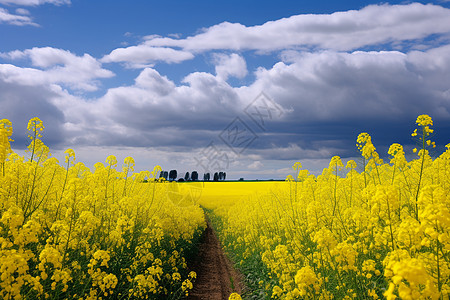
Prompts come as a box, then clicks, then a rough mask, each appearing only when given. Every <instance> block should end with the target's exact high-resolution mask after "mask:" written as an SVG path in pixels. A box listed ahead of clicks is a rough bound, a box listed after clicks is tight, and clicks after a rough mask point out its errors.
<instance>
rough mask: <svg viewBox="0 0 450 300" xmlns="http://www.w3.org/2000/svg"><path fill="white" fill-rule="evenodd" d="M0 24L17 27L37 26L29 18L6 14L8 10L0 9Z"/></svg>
mask: <svg viewBox="0 0 450 300" xmlns="http://www.w3.org/2000/svg"><path fill="white" fill-rule="evenodd" d="M1 23H6V24H10V25H17V26H25V25H32V26H37V24H36V23H34V22H33V20H32V19H31V18H30V17H29V16H26V15H20V14H19V15H14V14H11V13H10V12H8V10H6V9H4V8H1V7H0V24H1Z"/></svg>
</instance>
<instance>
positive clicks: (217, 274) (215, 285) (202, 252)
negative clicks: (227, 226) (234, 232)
mask: <svg viewBox="0 0 450 300" xmlns="http://www.w3.org/2000/svg"><path fill="white" fill-rule="evenodd" d="M192 269H193V270H194V271H195V272H196V273H197V279H196V280H195V283H194V288H193V289H192V291H190V292H189V296H188V297H187V299H191V300H222V299H223V300H226V299H228V297H229V296H230V294H231V293H233V292H236V293H239V294H241V293H242V289H243V285H242V280H241V279H240V275H239V273H238V272H237V271H236V270H235V269H234V268H233V265H232V264H231V262H230V260H229V259H228V258H227V257H226V255H225V253H224V252H223V250H222V248H221V247H220V243H219V240H218V239H217V236H216V234H215V232H214V230H213V229H212V227H211V224H210V222H209V220H208V226H207V228H206V229H205V232H204V233H203V237H202V241H201V244H200V248H199V253H198V256H197V259H196V260H195V261H194V262H193V266H192Z"/></svg>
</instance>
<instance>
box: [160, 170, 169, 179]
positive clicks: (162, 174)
mask: <svg viewBox="0 0 450 300" xmlns="http://www.w3.org/2000/svg"><path fill="white" fill-rule="evenodd" d="M165 172H166V171H161V172H159V179H161V178H164V179H167V177H166V176H164V175H165Z"/></svg>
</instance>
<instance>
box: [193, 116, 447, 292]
mask: <svg viewBox="0 0 450 300" xmlns="http://www.w3.org/2000/svg"><path fill="white" fill-rule="evenodd" d="M416 123H417V125H418V129H417V130H415V131H414V132H413V133H412V136H413V137H415V138H417V141H418V143H419V145H420V146H419V149H420V150H419V151H417V150H415V151H416V155H417V157H416V159H414V160H412V161H409V162H408V161H406V159H405V153H404V151H403V147H402V146H401V145H399V144H393V145H392V146H391V147H390V149H389V155H390V161H389V162H383V161H382V159H380V155H379V154H378V153H377V152H376V149H375V147H374V145H373V143H372V141H371V137H370V136H369V135H368V134H367V133H362V134H360V135H359V136H358V138H357V147H358V148H359V149H360V151H361V154H362V157H361V159H360V161H359V162H358V164H357V163H356V162H355V161H349V162H348V163H347V165H346V167H344V165H343V163H342V161H341V159H340V158H339V157H337V156H335V157H333V158H332V159H331V161H330V164H329V167H328V168H326V169H324V170H323V173H322V174H321V175H320V176H314V175H311V174H309V172H308V171H307V170H303V169H302V167H301V164H300V163H296V164H295V165H294V166H293V168H294V170H295V171H296V173H297V177H296V178H294V177H292V176H289V177H288V178H287V179H286V182H248V183H242V182H228V183H227V182H225V183H222V182H218V183H206V184H205V185H204V188H203V190H202V193H201V194H200V196H199V197H198V198H197V199H198V201H199V203H200V204H201V205H202V206H203V207H205V209H207V211H208V212H209V215H210V218H211V219H212V221H213V223H214V224H215V227H216V230H218V231H219V232H220V233H219V234H220V236H221V239H222V242H223V244H224V247H225V248H226V250H227V251H228V253H230V255H231V256H232V257H233V258H234V259H235V261H236V262H238V265H240V266H241V270H242V272H243V273H244V274H245V275H246V278H247V283H248V284H249V285H250V288H251V290H252V291H253V295H257V297H260V298H273V299H448V297H449V295H450V282H449V280H450V194H449V190H450V144H448V145H447V150H446V151H445V152H444V153H443V154H442V155H440V156H439V157H436V158H431V157H430V156H429V152H428V149H430V148H431V149H432V148H433V147H434V146H435V144H434V142H433V141H431V140H430V134H431V133H432V132H433V130H432V129H431V126H432V124H433V123H432V120H431V118H430V117H429V116H426V115H422V116H419V117H418V118H417V122H416ZM357 170H360V171H359V172H358V171H357ZM197 185H198V184H197ZM195 189H198V186H194V187H193V190H195ZM194 194H195V193H194ZM197 194H198V192H197ZM258 290H259V291H258ZM258 293H259V294H258Z"/></svg>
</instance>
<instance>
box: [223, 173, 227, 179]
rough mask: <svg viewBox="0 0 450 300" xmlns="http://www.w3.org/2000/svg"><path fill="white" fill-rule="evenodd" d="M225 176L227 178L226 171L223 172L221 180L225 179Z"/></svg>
mask: <svg viewBox="0 0 450 300" xmlns="http://www.w3.org/2000/svg"><path fill="white" fill-rule="evenodd" d="M226 178H227V173H225V172H223V180H224V181H225V179H226Z"/></svg>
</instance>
